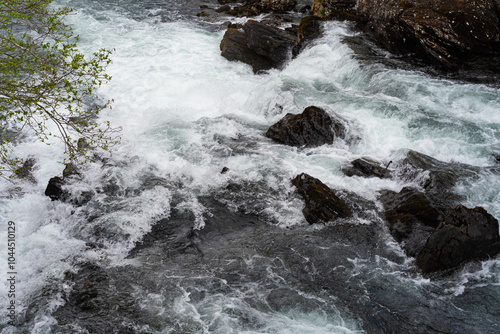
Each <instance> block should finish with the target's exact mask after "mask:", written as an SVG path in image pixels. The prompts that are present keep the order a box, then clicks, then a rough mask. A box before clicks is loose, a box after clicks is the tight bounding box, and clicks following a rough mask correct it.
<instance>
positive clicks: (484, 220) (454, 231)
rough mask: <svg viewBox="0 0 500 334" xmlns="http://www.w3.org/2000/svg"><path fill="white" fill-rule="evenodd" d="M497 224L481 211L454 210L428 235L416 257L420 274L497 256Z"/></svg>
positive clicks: (463, 208) (498, 250)
mask: <svg viewBox="0 0 500 334" xmlns="http://www.w3.org/2000/svg"><path fill="white" fill-rule="evenodd" d="M498 232H499V231H498V221H497V220H496V219H495V218H494V217H493V216H491V215H490V214H489V213H488V212H486V210H484V209H483V208H482V207H475V208H474V209H468V208H466V207H464V206H462V205H459V206H457V207H456V208H455V209H454V210H452V211H451V212H450V213H449V214H448V215H447V216H446V218H445V219H444V221H443V222H442V223H440V224H439V226H438V227H437V228H436V229H435V230H434V232H433V233H432V234H431V236H430V237H429V239H428V240H427V243H426V244H425V246H424V248H423V249H422V251H421V252H420V254H419V255H418V257H417V261H416V264H417V266H418V267H419V268H420V269H421V270H422V271H423V272H424V273H430V272H434V271H439V270H446V269H452V268H455V267H457V266H459V265H460V264H462V263H464V262H466V261H469V260H477V259H485V258H489V257H493V256H495V255H497V254H498V253H499V252H500V236H499V234H498Z"/></svg>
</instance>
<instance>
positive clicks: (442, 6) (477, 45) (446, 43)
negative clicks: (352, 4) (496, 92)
mask: <svg viewBox="0 0 500 334" xmlns="http://www.w3.org/2000/svg"><path fill="white" fill-rule="evenodd" d="M356 9H357V15H358V18H359V19H360V21H361V22H363V23H364V24H365V25H366V27H367V29H368V30H369V31H372V32H373V33H374V35H375V37H376V39H377V40H378V41H379V42H380V43H381V44H382V45H383V46H384V47H385V48H387V49H388V50H389V51H391V52H403V53H406V52H414V53H416V54H418V55H420V56H422V57H424V58H426V59H428V60H429V61H431V62H432V63H434V64H436V65H438V66H439V67H441V68H444V69H455V68H457V67H458V66H459V65H460V62H461V59H463V58H466V57H467V56H469V55H470V54H474V53H476V54H478V53H489V52H491V51H493V50H494V48H495V44H496V43H497V41H498V38H499V37H500V28H499V19H498V15H497V9H496V6H495V2H494V1H493V0H479V1H461V0H452V1H444V0H440V1H435V0H404V1H393V0H368V1H365V0H358V1H357V7H356Z"/></svg>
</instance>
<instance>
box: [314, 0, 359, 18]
mask: <svg viewBox="0 0 500 334" xmlns="http://www.w3.org/2000/svg"><path fill="white" fill-rule="evenodd" d="M311 12H312V14H313V15H314V16H317V17H320V18H323V19H338V20H355V19H356V0H317V1H314V4H313V6H312V8H311Z"/></svg>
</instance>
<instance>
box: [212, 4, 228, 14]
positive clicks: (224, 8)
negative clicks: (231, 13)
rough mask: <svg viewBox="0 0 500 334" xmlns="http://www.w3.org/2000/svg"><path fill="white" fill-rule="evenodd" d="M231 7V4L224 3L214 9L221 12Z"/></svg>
mask: <svg viewBox="0 0 500 334" xmlns="http://www.w3.org/2000/svg"><path fill="white" fill-rule="evenodd" d="M230 9H231V6H229V5H224V6H220V7H219V8H217V9H216V10H215V11H216V12H217V13H223V12H227V11H228V10H230Z"/></svg>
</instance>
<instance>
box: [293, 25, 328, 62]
mask: <svg viewBox="0 0 500 334" xmlns="http://www.w3.org/2000/svg"><path fill="white" fill-rule="evenodd" d="M322 21H323V20H322V19H320V18H319V17H317V16H314V15H309V16H306V17H304V18H303V19H302V20H300V24H299V27H298V29H297V44H296V45H295V46H294V47H293V56H294V57H296V56H298V54H299V53H300V52H301V51H302V50H303V49H304V48H305V47H306V46H307V44H308V43H309V42H310V41H312V40H314V39H315V38H318V37H319V36H320V35H321V22H322Z"/></svg>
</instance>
